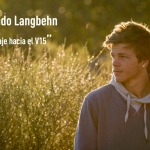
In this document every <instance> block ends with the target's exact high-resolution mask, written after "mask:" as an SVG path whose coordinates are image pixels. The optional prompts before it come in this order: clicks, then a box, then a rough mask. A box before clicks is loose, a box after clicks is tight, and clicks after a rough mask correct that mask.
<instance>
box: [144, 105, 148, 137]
mask: <svg viewBox="0 0 150 150" xmlns="http://www.w3.org/2000/svg"><path fill="white" fill-rule="evenodd" d="M146 122H147V112H146V104H144V124H145V129H144V133H145V138H146V139H147V138H148V130H147V125H146V124H147V123H146Z"/></svg>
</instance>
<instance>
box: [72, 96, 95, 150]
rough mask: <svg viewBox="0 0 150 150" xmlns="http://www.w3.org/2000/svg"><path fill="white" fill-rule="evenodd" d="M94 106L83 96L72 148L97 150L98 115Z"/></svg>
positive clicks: (76, 149)
mask: <svg viewBox="0 0 150 150" xmlns="http://www.w3.org/2000/svg"><path fill="white" fill-rule="evenodd" d="M94 109H95V108H94V107H93V105H92V104H91V102H90V101H89V99H87V98H85V100H84V102H83V105H82V108H81V112H80V116H79V121H78V125H77V129H76V136H75V143H74V150H97V149H98V148H97V147H98V146H97V126H98V117H97V114H96V112H95V110H94Z"/></svg>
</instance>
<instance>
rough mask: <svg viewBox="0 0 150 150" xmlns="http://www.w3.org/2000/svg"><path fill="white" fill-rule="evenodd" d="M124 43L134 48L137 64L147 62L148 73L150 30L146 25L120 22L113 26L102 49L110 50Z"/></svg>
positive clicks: (149, 68)
mask: <svg viewBox="0 0 150 150" xmlns="http://www.w3.org/2000/svg"><path fill="white" fill-rule="evenodd" d="M119 43H126V44H129V46H128V47H132V48H134V53H135V55H136V57H137V59H138V62H141V61H143V60H149V64H148V67H147V71H148V73H150V30H149V29H148V27H147V26H146V25H143V24H139V23H137V22H134V21H128V22H121V23H120V24H118V25H115V28H114V29H113V31H112V33H111V34H109V35H108V36H106V40H105V41H104V43H103V46H104V47H107V48H108V49H111V48H112V45H115V44H119Z"/></svg>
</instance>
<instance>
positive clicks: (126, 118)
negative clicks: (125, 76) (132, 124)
mask: <svg viewBox="0 0 150 150" xmlns="http://www.w3.org/2000/svg"><path fill="white" fill-rule="evenodd" d="M130 103H131V100H130V94H128V99H127V112H126V115H125V126H126V124H127V120H128V117H129V108H130ZM144 124H145V128H144V133H145V138H146V139H148V130H147V112H146V103H144Z"/></svg>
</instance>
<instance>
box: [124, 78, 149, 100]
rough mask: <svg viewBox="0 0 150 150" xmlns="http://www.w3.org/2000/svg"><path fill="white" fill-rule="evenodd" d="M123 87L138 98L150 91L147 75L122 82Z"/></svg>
mask: <svg viewBox="0 0 150 150" xmlns="http://www.w3.org/2000/svg"><path fill="white" fill-rule="evenodd" d="M122 84H123V85H124V87H125V88H126V89H127V90H128V91H129V92H130V93H132V94H134V95H135V96H136V97H138V98H143V97H145V96H147V95H148V94H149V93H150V80H149V77H148V75H146V76H145V77H143V78H140V79H138V80H134V81H132V82H124V83H122Z"/></svg>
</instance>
